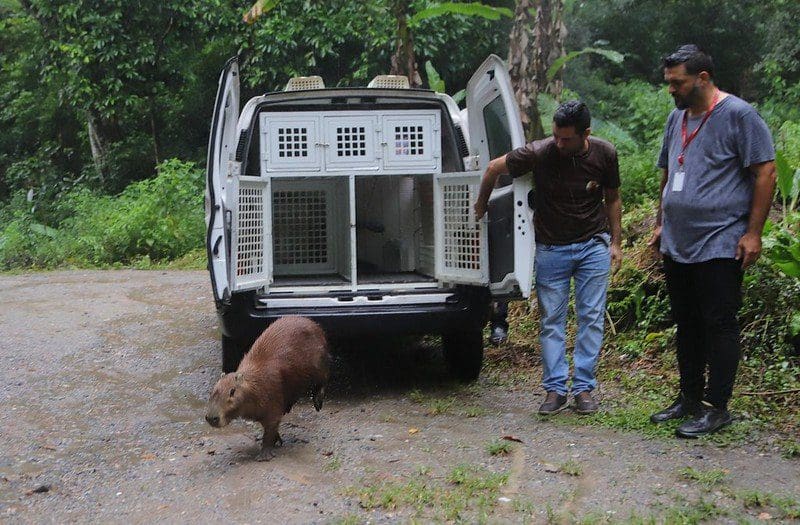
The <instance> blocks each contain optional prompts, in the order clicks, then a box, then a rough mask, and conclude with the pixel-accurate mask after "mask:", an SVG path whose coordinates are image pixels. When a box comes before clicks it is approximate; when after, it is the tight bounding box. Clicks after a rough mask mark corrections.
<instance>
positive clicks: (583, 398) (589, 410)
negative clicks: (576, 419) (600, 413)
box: [575, 390, 600, 414]
mask: <svg viewBox="0 0 800 525" xmlns="http://www.w3.org/2000/svg"><path fill="white" fill-rule="evenodd" d="M599 408H600V403H598V402H597V400H596V399H595V398H593V397H592V394H590V393H589V391H588V390H585V391H583V392H580V393H578V394H575V412H577V413H578V414H594V413H595V412H597V409H599Z"/></svg>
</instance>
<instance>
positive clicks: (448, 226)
mask: <svg viewBox="0 0 800 525" xmlns="http://www.w3.org/2000/svg"><path fill="white" fill-rule="evenodd" d="M477 193H478V187H477V185H474V184H464V183H449V184H443V185H442V197H443V201H444V261H443V263H444V267H445V269H448V270H473V271H480V270H481V232H480V224H479V223H478V221H477V220H476V219H475V212H474V211H473V209H472V203H473V202H475V200H476V198H477Z"/></svg>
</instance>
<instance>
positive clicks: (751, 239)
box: [736, 233, 761, 270]
mask: <svg viewBox="0 0 800 525" xmlns="http://www.w3.org/2000/svg"><path fill="white" fill-rule="evenodd" d="M759 255H761V236H760V235H757V234H755V233H745V234H744V235H742V238H741V239H739V245H738V246H737V247H736V260H737V261H742V270H744V269H745V268H747V267H748V266H750V265H752V264H753V263H754V262H756V259H758V256H759Z"/></svg>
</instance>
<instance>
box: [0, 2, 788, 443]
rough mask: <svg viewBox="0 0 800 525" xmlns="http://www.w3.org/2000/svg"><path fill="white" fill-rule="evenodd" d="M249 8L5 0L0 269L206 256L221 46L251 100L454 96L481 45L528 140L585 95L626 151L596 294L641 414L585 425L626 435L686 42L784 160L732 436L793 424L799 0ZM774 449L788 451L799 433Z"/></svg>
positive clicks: (666, 378)
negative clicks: (615, 231)
mask: <svg viewBox="0 0 800 525" xmlns="http://www.w3.org/2000/svg"><path fill="white" fill-rule="evenodd" d="M252 7H253V3H252V2H247V1H233V2H231V1H223V0H142V1H140V2H136V3H131V2H125V1H122V0H102V1H101V0H0V269H2V270H12V271H15V270H24V269H51V268H75V267H79V268H92V267H119V266H133V267H137V268H151V267H165V266H166V267H175V268H186V267H188V268H203V267H205V248H204V247H203V233H204V222H203V188H204V165H205V155H206V147H207V140H208V133H209V125H210V120H211V112H212V109H213V102H214V97H215V92H216V89H217V81H218V78H219V72H220V70H221V68H222V66H223V64H224V63H225V61H226V59H227V58H229V57H230V56H232V55H235V54H238V55H239V56H240V65H241V68H242V87H243V93H242V99H243V100H247V98H249V97H250V96H252V95H254V94H258V93H262V92H265V91H274V90H281V89H282V87H283V85H284V84H285V83H286V81H287V80H288V78H290V77H292V76H297V75H312V74H317V75H321V76H322V77H323V79H324V81H325V83H326V85H328V86H333V85H343V86H350V85H366V83H367V82H368V81H369V80H370V79H371V78H372V77H374V76H375V75H377V74H384V73H387V72H390V71H392V72H400V73H406V74H410V76H411V78H412V81H413V80H417V81H418V82H420V83H421V85H422V86H423V87H431V88H434V89H436V90H439V91H444V90H446V91H447V92H448V93H451V94H454V93H457V92H458V91H460V90H461V89H463V88H464V87H465V85H466V82H467V80H468V79H469V76H470V75H471V73H472V71H474V70H475V69H476V67H477V66H478V65H479V64H480V62H482V61H483V59H484V58H485V57H486V56H487V55H488V54H490V53H495V54H498V55H499V56H501V57H503V58H508V59H509V65H510V67H511V71H512V78H513V79H514V80H515V83H516V87H517V88H518V95H519V100H520V105H521V107H522V109H523V114H524V119H525V120H526V129H527V133H528V135H529V137H536V136H541V135H542V134H543V133H547V132H548V131H549V128H550V120H551V117H552V111H553V109H554V107H555V105H556V103H557V102H558V101H559V100H566V99H570V98H581V99H583V100H585V101H586V102H587V103H588V104H589V107H590V109H591V111H592V113H593V126H592V128H593V133H594V134H596V135H598V136H601V137H604V138H606V139H608V140H610V141H611V142H613V143H614V144H615V145H616V147H617V148H618V151H619V153H620V168H621V177H622V195H623V202H624V209H625V214H624V220H623V223H624V232H625V246H624V249H625V255H626V261H625V264H624V266H623V269H622V271H620V272H619V273H618V274H617V275H616V276H615V277H614V279H613V281H612V285H611V289H610V292H609V304H608V319H609V334H610V335H609V338H608V344H607V349H606V352H607V355H608V357H607V362H608V363H609V364H608V366H607V368H606V369H605V371H604V373H605V374H606V376H607V378H610V379H613V380H614V381H616V382H617V383H623V386H627V387H628V388H627V389H626V390H627V391H628V392H629V395H628V396H627V397H622V398H620V399H619V403H620V405H623V404H624V405H625V406H630V403H631V400H632V399H634V398H636V396H639V397H641V396H640V394H642V393H647V395H646V396H644V398H642V399H643V400H644V401H643V402H642V403H639V404H638V405H635V407H634V409H636V408H637V407H638V409H640V410H641V411H642V414H639V416H642V417H639V418H638V419H637V417H636V416H635V415H631V414H627V415H625V417H622V418H616V419H614V418H609V417H607V416H601V417H599V418H597V420H596V422H598V423H600V424H609V425H612V426H620V427H626V428H627V427H630V426H631V425H636V424H638V423H635V422H636V421H640V420H641V419H642V418H643V417H644V415H645V412H646V411H647V410H649V409H651V408H652V407H655V406H657V405H658V404H659V403H662V402H663V401H665V400H666V399H667V396H669V395H671V390H669V389H670V388H673V387H674V384H675V374H674V362H673V361H671V359H674V358H673V357H671V356H672V354H673V352H671V351H670V350H671V349H672V348H674V327H672V326H671V321H670V319H669V308H668V303H667V299H666V293H665V289H664V284H663V278H662V276H661V274H660V271H659V269H658V264H657V260H656V259H655V258H654V257H653V256H652V255H651V254H650V253H649V252H648V250H647V249H646V247H645V242H646V240H647V238H648V237H649V235H650V232H651V230H652V225H653V216H654V213H655V205H656V204H655V199H656V197H657V192H658V180H659V173H658V172H657V170H656V169H655V160H656V156H657V152H658V149H659V147H660V141H661V136H662V133H663V126H664V123H665V120H666V117H667V115H668V113H669V111H670V110H671V109H672V108H673V103H672V100H671V98H670V97H669V95H668V94H667V92H666V89H665V87H664V85H663V82H662V70H661V67H660V64H661V58H662V57H663V56H664V55H665V54H667V53H668V52H670V51H672V50H674V49H675V48H676V47H677V46H678V45H679V44H683V43H690V42H691V43H696V44H699V45H701V46H702V47H704V48H705V49H706V50H707V51H709V52H710V53H711V54H712V55H713V57H714V59H715V63H716V67H717V75H716V81H717V84H718V85H719V86H720V87H721V88H722V89H724V90H726V91H729V92H731V93H734V94H736V95H738V96H740V97H742V98H744V99H746V100H748V101H750V102H752V103H753V104H754V105H755V106H756V107H757V108H758V110H759V112H760V113H761V115H762V116H763V117H764V119H765V120H766V121H767V123H768V125H769V126H770V129H771V130H772V133H773V137H774V139H775V144H776V148H777V149H778V151H779V155H778V170H779V191H778V193H777V195H776V200H775V205H774V208H773V210H772V213H771V215H770V217H771V218H770V221H769V222H768V225H767V228H766V233H765V239H764V246H765V251H764V255H763V257H762V258H761V260H760V261H759V263H758V264H757V265H756V266H755V267H754V268H753V269H751V270H750V271H748V273H747V275H746V278H745V285H744V289H745V300H744V306H743V309H742V313H741V324H742V327H743V334H742V342H743V349H744V354H745V355H744V364H743V367H742V372H741V373H740V381H739V384H738V386H737V392H738V396H737V401H736V403H737V404H736V405H735V406H734V408H735V409H736V410H738V411H739V414H740V415H741V418H742V419H743V420H744V421H746V423H747V424H746V425H740V428H743V429H744V432H748V431H750V430H753V429H759V428H763V427H765V426H768V427H770V428H776V429H778V430H782V431H783V432H785V433H788V435H792V434H794V435H795V436H796V435H797V431H798V429H800V410H799V409H798V408H797V407H798V405H800V403H798V401H800V239H798V237H800V212H798V193H800V25H798V24H797V23H796V21H797V20H800V2H797V1H795V0H760V1H754V0H736V1H732V0H668V1H664V0H592V1H577V0H563V1H562V0H516V1H512V0H507V1H505V0H498V1H486V2H484V3H483V4H482V5H478V4H472V3H470V4H467V3H463V4H460V5H456V6H454V5H453V3H449V2H439V3H436V2H432V1H427V0H417V1H411V2H404V1H399V0H372V1H370V2H362V1H357V0H329V1H311V0H282V1H276V0H273V1H265V0H261V1H259V2H258V3H257V9H259V10H261V11H263V14H261V15H260V16H254V15H255V14H256V13H255V12H254V11H252V10H251V8H252ZM487 7H488V8H487ZM243 16H244V17H245V18H248V23H245V22H244V21H243ZM409 58H410V59H411V61H410V62H409ZM409 64H410V65H409ZM415 64H416V65H417V66H418V67H416V68H415V67H414V65H415ZM409 68H413V70H411V71H410V70H409ZM462 104H463V102H462ZM512 316H513V325H512V343H511V344H512V346H513V345H514V344H516V343H518V344H520V345H523V346H526V347H527V348H530V346H531V345H530V341H532V340H533V339H532V337H533V336H534V332H535V330H536V323H535V312H531V311H530V310H529V309H528V308H525V307H520V308H517V309H515V310H514V311H513V312H512ZM514 326H516V327H517V328H516V329H515V328H514ZM515 342H516V343H515ZM631 371H633V372H631ZM626 381H627V382H628V383H629V384H627V385H625V384H624V383H625V382H626ZM665 384H666V385H668V387H665ZM637 399H638V398H637ZM603 417H605V419H604V418H603ZM658 431H659V432H660V431H661V430H658ZM784 452H785V453H786V454H787V455H790V456H797V455H800V444H798V442H797V441H796V439H792V440H789V441H787V442H786V443H785V444H784Z"/></svg>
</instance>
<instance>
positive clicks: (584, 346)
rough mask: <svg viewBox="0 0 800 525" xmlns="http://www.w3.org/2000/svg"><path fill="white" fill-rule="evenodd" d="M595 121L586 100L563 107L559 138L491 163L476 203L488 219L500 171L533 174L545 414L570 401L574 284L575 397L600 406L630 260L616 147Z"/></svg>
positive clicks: (556, 128)
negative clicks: (609, 312) (603, 363)
mask: <svg viewBox="0 0 800 525" xmlns="http://www.w3.org/2000/svg"><path fill="white" fill-rule="evenodd" d="M590 124H591V116H590V114H589V109H588V108H587V107H586V104H584V103H583V102H579V101H576V100H573V101H570V102H565V103H564V104H561V105H560V106H559V107H558V109H557V110H556V113H555V115H554V116H553V136H552V137H550V138H546V139H543V140H537V141H534V142H531V143H529V144H527V145H525V146H523V147H521V148H517V149H515V150H514V151H511V152H510V153H508V154H506V155H504V156H502V157H498V158H496V159H493V160H492V161H491V162H490V163H489V167H488V168H487V169H486V173H484V175H483V179H482V180H481V189H480V194H479V196H478V200H477V202H476V203H475V213H476V214H477V216H478V217H482V216H483V214H484V213H485V212H486V207H487V204H488V201H489V195H490V194H491V192H492V188H493V187H494V185H495V181H496V180H497V177H498V176H499V175H500V174H502V173H509V174H510V175H511V176H512V177H517V176H520V175H523V174H524V173H527V172H530V171H533V178H534V185H535V189H534V206H535V208H534V209H535V214H534V230H535V234H536V263H535V271H536V297H537V300H538V303H539V314H540V319H541V321H540V322H541V331H540V335H539V341H540V343H541V347H542V368H543V371H542V373H543V378H542V386H543V387H544V389H545V391H546V392H547V397H546V398H545V401H544V403H543V404H542V405H541V407H540V408H539V413H540V414H554V413H556V412H559V411H561V410H562V409H563V408H565V407H566V404H567V380H568V375H569V364H568V363H567V359H566V335H565V331H566V320H567V306H568V305H569V295H570V284H571V282H572V281H574V283H575V310H576V314H577V318H578V333H577V336H576V340H575V354H574V359H573V360H574V364H575V366H574V372H573V376H572V394H573V395H574V396H575V406H576V410H577V411H578V412H579V413H582V414H588V413H592V412H596V411H597V409H598V403H597V401H596V400H595V399H594V398H593V397H592V395H591V391H592V390H594V388H595V386H596V385H597V381H596V378H595V369H596V367H597V359H598V357H599V355H600V347H601V345H602V342H603V322H604V319H605V302H606V288H607V286H608V276H609V270H610V268H611V267H612V266H613V267H614V269H615V270H616V269H618V268H619V265H620V264H621V263H622V247H621V242H622V239H621V231H622V227H621V217H622V202H621V200H620V197H619V185H620V181H619V164H618V162H617V152H616V149H615V148H614V146H612V145H611V144H610V143H608V142H606V141H604V140H601V139H598V138H594V137H590V134H591V129H590Z"/></svg>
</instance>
